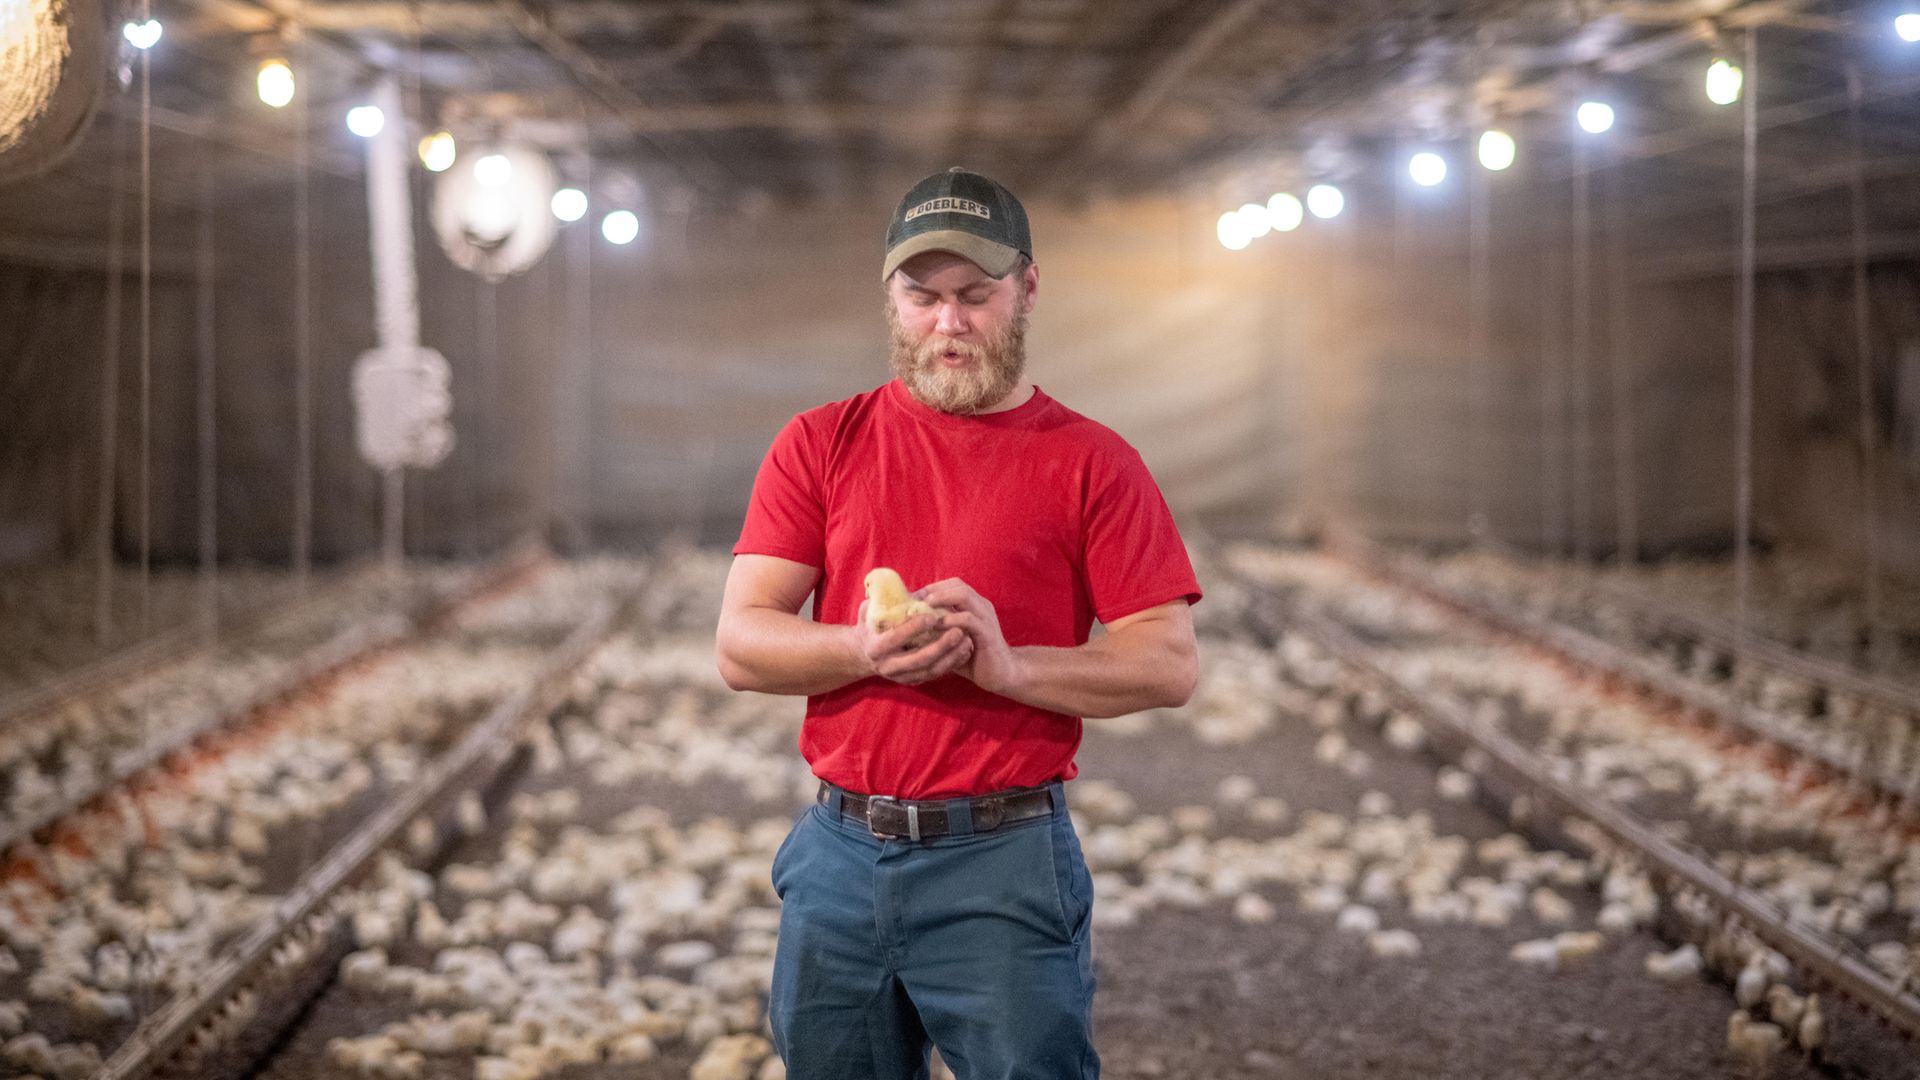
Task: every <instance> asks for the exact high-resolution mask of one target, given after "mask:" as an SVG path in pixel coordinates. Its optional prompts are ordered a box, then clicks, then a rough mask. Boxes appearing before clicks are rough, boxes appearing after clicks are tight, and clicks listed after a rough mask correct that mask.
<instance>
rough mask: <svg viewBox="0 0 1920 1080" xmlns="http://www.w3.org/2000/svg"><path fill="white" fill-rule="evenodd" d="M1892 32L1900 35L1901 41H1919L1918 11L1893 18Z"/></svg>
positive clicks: (1919, 15)
mask: <svg viewBox="0 0 1920 1080" xmlns="http://www.w3.org/2000/svg"><path fill="white" fill-rule="evenodd" d="M1893 32H1894V33H1896V34H1899V35H1900V40H1901V41H1920V11H1909V12H1907V13H1905V14H1904V15H1896V16H1894V17H1893Z"/></svg>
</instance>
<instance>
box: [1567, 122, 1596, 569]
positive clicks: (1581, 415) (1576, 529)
mask: <svg viewBox="0 0 1920 1080" xmlns="http://www.w3.org/2000/svg"><path fill="white" fill-rule="evenodd" d="M1573 160H1574V165H1573V272H1572V275H1571V283H1572V288H1573V340H1572V342H1571V343H1570V344H1571V346H1572V348H1571V349H1570V350H1569V354H1568V366H1569V368H1570V369H1571V376H1570V378H1569V380H1568V381H1569V385H1570V386H1571V388H1572V391H1573V401H1572V408H1573V553H1574V557H1575V558H1576V559H1577V560H1579V561H1580V562H1581V563H1586V562H1590V561H1591V560H1592V559H1593V461H1592V457H1593V453H1592V445H1591V444H1592V432H1591V430H1590V425H1591V422H1592V419H1593V417H1592V411H1593V409H1592V403H1591V402H1590V401H1589V400H1588V398H1589V391H1590V389H1591V387H1590V386H1589V379H1590V371H1589V369H1590V368H1591V367H1592V365H1593V355H1592V354H1593V282H1592V274H1591V271H1592V262H1593V198H1592V190H1591V189H1592V185H1591V183H1590V180H1591V177H1590V175H1589V173H1590V168H1589V164H1588V151H1587V140H1586V138H1585V137H1584V136H1582V137H1576V138H1575V140H1574V143H1573Z"/></svg>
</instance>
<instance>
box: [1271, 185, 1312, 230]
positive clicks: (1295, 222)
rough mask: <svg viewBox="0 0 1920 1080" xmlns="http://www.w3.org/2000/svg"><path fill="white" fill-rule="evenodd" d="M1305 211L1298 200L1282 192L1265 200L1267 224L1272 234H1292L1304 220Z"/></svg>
mask: <svg viewBox="0 0 1920 1080" xmlns="http://www.w3.org/2000/svg"><path fill="white" fill-rule="evenodd" d="M1306 216H1307V214H1306V210H1305V208H1303V207H1302V206H1301V205H1300V200H1299V199H1296V198H1294V197H1293V196H1292V195H1289V194H1287V193H1286V192H1284V191H1277V192H1275V193H1274V194H1273V196H1272V197H1271V198H1269V199H1268V200H1267V223H1268V224H1270V225H1272V226H1273V231H1274V232H1292V231H1293V230H1295V229H1297V228H1299V227H1300V223H1301V222H1302V221H1304V220H1306Z"/></svg>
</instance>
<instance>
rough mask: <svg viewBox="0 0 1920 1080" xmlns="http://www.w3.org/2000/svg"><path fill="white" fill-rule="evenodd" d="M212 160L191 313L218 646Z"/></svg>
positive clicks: (203, 189) (209, 583) (209, 613)
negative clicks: (193, 310)
mask: <svg viewBox="0 0 1920 1080" xmlns="http://www.w3.org/2000/svg"><path fill="white" fill-rule="evenodd" d="M210 158H211V155H203V156H202V157H201V158H200V207H199V211H200V214H199V216H200V220H199V230H198V237H197V248H198V250H197V251H196V258H195V261H194V300H195V304H194V309H195V324H196V325H195V329H196V331H197V339H198V340H197V344H198V383H197V388H198V391H199V393H198V397H197V400H196V410H197V414H198V416H197V419H198V421H199V439H198V443H199V445H198V450H199V455H200V462H199V464H200V500H199V501H200V625H201V630H202V632H203V633H205V634H206V635H207V636H208V637H209V638H211V639H213V640H216V641H217V640H218V639H219V636H220V549H219V536H218V529H217V522H218V520H219V519H218V517H217V516H216V514H217V507H218V503H217V499H218V497H219V488H218V484H219V479H218V475H217V473H216V472H215V464H216V462H217V460H218V458H217V456H216V455H217V453H218V449H219V447H218V442H217V439H218V431H217V428H216V425H215V424H214V408H215V404H216V401H215V398H214V389H213V380H214V361H215V348H216V346H215V339H214V325H213V318H214V310H215V307H214V293H213V274H214V262H213V165H212V163H211V161H210Z"/></svg>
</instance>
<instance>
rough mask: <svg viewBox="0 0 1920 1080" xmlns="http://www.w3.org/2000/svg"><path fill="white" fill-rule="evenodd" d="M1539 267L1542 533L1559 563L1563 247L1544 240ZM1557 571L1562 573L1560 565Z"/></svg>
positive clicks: (1562, 535)
mask: <svg viewBox="0 0 1920 1080" xmlns="http://www.w3.org/2000/svg"><path fill="white" fill-rule="evenodd" d="M1541 254H1542V259H1543V260H1544V262H1545V265H1544V266H1542V267H1541V271H1540V292H1541V298H1540V300H1541V302H1540V538H1541V548H1542V550H1543V551H1544V552H1546V553H1547V554H1548V555H1550V556H1553V558H1552V561H1551V565H1552V566H1554V567H1556V568H1557V567H1559V566H1561V565H1562V561H1563V559H1564V558H1565V556H1566V553H1567V550H1566V502H1565V490H1564V487H1563V485H1562V483H1561V464H1562V458H1563V456H1564V454H1563V450H1564V443H1565V437H1566V431H1565V427H1566V425H1565V422H1564V421H1565V418H1566V401H1565V390H1564V388H1563V387H1562V386H1561V384H1560V382H1561V380H1560V375H1561V369H1562V367H1563V366H1564V364H1565V360H1566V356H1565V353H1564V351H1563V350H1564V348H1565V344H1566V343H1565V340H1564V337H1565V327H1564V326H1563V325H1562V322H1563V320H1562V318H1561V316H1562V309H1561V303H1560V301H1561V291H1560V290H1561V284H1562V282H1561V276H1562V273H1563V270H1562V266H1561V253H1560V249H1559V248H1558V247H1557V246H1555V245H1553V244H1542V245H1541ZM1555 576H1556V577H1557V576H1558V571H1557V570H1556V572H1555Z"/></svg>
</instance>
